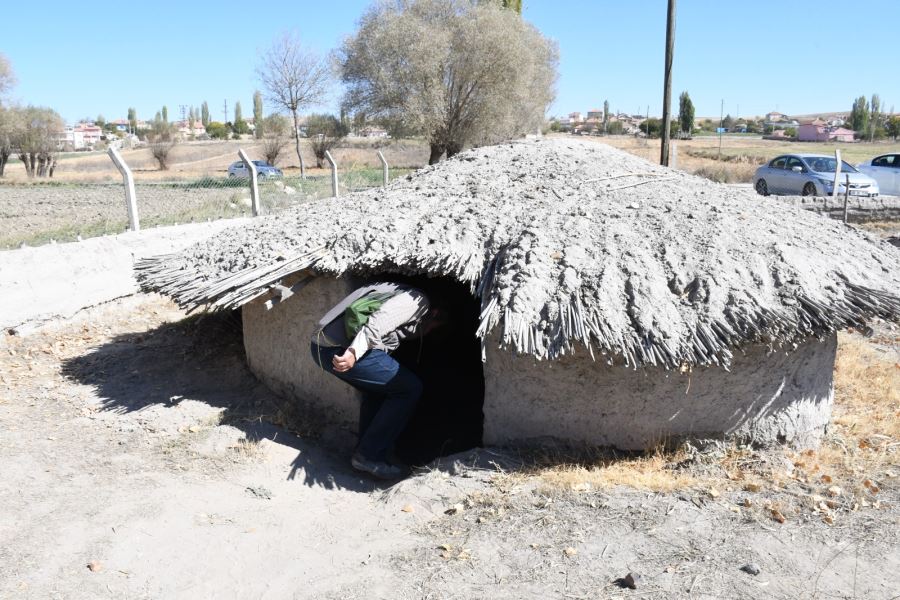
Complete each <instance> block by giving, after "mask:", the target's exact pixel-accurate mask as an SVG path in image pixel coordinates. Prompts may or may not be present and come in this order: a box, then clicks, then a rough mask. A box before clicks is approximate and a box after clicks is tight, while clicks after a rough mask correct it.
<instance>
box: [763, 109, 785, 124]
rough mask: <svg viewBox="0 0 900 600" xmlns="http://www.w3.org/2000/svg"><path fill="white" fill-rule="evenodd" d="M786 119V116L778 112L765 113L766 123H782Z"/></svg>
mask: <svg viewBox="0 0 900 600" xmlns="http://www.w3.org/2000/svg"><path fill="white" fill-rule="evenodd" d="M787 120H788V116H787V115H785V114H782V113H780V112H774V111H773V112H770V113H766V123H782V122H784V121H787Z"/></svg>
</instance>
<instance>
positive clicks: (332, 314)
mask: <svg viewBox="0 0 900 600" xmlns="http://www.w3.org/2000/svg"><path fill="white" fill-rule="evenodd" d="M447 321H448V315H447V313H446V312H445V311H443V310H442V309H439V308H433V307H432V305H431V302H430V301H429V299H428V297H427V296H426V295H425V293H424V292H422V290H419V289H417V288H414V287H412V286H408V285H401V284H395V283H376V284H372V285H367V286H364V287H361V288H359V289H357V290H356V291H354V292H353V293H351V294H350V295H349V296H347V297H346V298H344V299H343V300H342V301H341V302H339V303H338V304H337V305H336V306H334V307H333V308H332V309H331V310H330V311H328V313H327V314H326V315H325V316H324V317H322V318H321V319H320V320H319V323H318V326H317V328H316V331H315V333H314V335H313V339H312V344H311V352H312V357H313V360H314V361H315V362H316V364H318V365H319V366H320V367H321V368H322V369H323V370H325V371H328V372H329V373H331V374H332V375H334V376H335V377H337V378H338V379H340V380H342V381H344V382H346V383H348V384H349V385H351V386H353V387H354V388H356V389H358V390H359V391H360V392H361V393H362V402H361V404H360V410H359V443H358V445H357V447H356V450H355V451H354V453H353V456H352V458H351V460H350V464H351V465H352V466H353V468H354V469H356V470H358V471H363V472H365V473H369V474H370V475H372V476H374V477H377V478H379V479H398V478H400V477H402V476H403V475H404V474H405V469H403V468H401V467H400V466H397V465H396V464H392V463H391V462H390V460H389V459H388V456H389V453H390V452H391V450H392V449H393V445H394V442H395V441H396V440H397V437H398V436H399V435H400V433H401V432H402V431H403V428H404V427H405V426H406V424H407V422H408V421H409V419H410V417H411V416H412V414H413V412H414V410H415V408H416V404H417V403H418V401H419V398H420V397H421V395H422V381H421V380H420V379H419V377H418V376H417V375H416V374H415V373H413V372H412V371H410V370H409V369H407V368H406V367H404V366H403V365H401V364H400V363H399V362H397V361H396V360H395V359H394V358H393V357H392V356H391V353H392V352H393V351H394V350H396V349H397V348H398V347H399V346H400V343H401V342H403V341H407V340H414V339H420V338H422V337H423V336H425V335H426V334H428V333H429V332H431V331H433V330H434V329H435V328H437V327H440V326H442V325H444V324H446V323H447Z"/></svg>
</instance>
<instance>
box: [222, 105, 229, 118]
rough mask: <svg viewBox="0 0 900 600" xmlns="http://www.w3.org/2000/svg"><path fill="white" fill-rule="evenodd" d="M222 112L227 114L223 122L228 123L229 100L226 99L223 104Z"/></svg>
mask: <svg viewBox="0 0 900 600" xmlns="http://www.w3.org/2000/svg"><path fill="white" fill-rule="evenodd" d="M222 114H223V115H224V116H225V118H224V119H222V122H223V123H227V122H228V100H225V103H224V104H223V105H222Z"/></svg>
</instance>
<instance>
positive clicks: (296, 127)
mask: <svg viewBox="0 0 900 600" xmlns="http://www.w3.org/2000/svg"><path fill="white" fill-rule="evenodd" d="M291 114H292V115H293V116H294V146H295V147H296V150H297V158H299V159H300V179H306V165H304V164H303V154H302V153H301V152H300V123H299V121H298V120H297V111H296V110H292V111H291Z"/></svg>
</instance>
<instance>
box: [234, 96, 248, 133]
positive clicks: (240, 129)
mask: <svg viewBox="0 0 900 600" xmlns="http://www.w3.org/2000/svg"><path fill="white" fill-rule="evenodd" d="M232 129H233V130H234V133H235V137H237V136H240V135H243V134H245V133H250V126H249V125H247V121H245V120H244V113H243V111H242V110H241V103H240V102H235V103H234V124H233V125H232Z"/></svg>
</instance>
